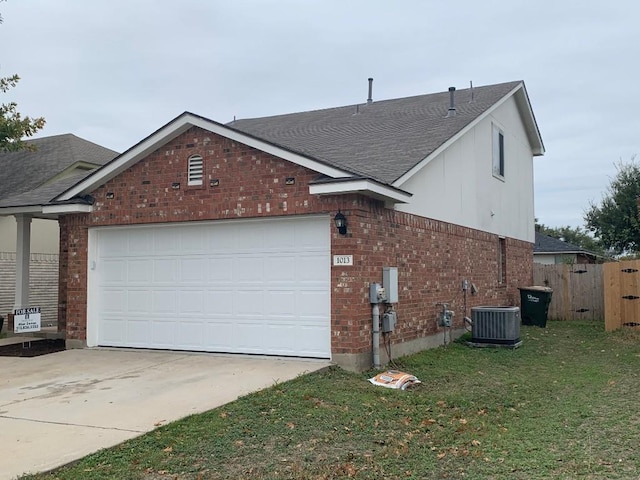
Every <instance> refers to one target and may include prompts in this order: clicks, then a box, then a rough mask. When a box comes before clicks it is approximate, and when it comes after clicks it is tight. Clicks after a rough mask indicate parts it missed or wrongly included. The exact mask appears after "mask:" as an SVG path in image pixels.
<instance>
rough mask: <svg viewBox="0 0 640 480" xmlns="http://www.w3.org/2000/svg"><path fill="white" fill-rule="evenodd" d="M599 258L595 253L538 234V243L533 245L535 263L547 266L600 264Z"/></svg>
mask: <svg viewBox="0 0 640 480" xmlns="http://www.w3.org/2000/svg"><path fill="white" fill-rule="evenodd" d="M598 258H599V256H598V255H596V254H595V253H592V252H589V251H587V250H585V249H584V248H581V247H578V246H577V245H573V244H572V243H568V242H564V241H562V240H558V239H557V238H553V237H550V236H548V235H544V234H542V233H540V232H536V243H535V244H534V245H533V261H534V263H542V264H545V265H553V264H557V263H560V264H563V263H568V264H574V263H576V264H584V263H599V262H598ZM600 258H602V257H600Z"/></svg>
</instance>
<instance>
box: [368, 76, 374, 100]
mask: <svg viewBox="0 0 640 480" xmlns="http://www.w3.org/2000/svg"><path fill="white" fill-rule="evenodd" d="M369 103H373V78H369V97H368V98H367V104H369Z"/></svg>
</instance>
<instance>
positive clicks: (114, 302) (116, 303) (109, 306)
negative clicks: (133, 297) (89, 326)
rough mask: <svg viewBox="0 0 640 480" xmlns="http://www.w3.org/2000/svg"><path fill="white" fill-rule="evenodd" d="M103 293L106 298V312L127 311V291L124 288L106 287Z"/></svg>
mask: <svg viewBox="0 0 640 480" xmlns="http://www.w3.org/2000/svg"><path fill="white" fill-rule="evenodd" d="M102 294H103V297H104V300H105V302H104V303H105V304H104V309H103V310H104V312H106V313H111V314H113V313H125V311H126V310H125V308H126V305H127V302H126V297H127V291H126V290H125V289H124V288H113V287H111V288H105V289H104V291H103V293H102Z"/></svg>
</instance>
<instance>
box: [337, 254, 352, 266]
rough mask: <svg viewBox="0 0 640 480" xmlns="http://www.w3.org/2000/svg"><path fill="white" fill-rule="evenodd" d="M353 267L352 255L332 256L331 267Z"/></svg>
mask: <svg viewBox="0 0 640 480" xmlns="http://www.w3.org/2000/svg"><path fill="white" fill-rule="evenodd" d="M350 265H353V255H334V256H333V266H334V267H338V266H342V267H346V266H350Z"/></svg>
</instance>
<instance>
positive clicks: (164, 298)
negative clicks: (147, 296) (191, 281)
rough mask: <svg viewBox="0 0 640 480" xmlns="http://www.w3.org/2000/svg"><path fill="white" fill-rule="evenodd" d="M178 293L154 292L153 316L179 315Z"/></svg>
mask: <svg viewBox="0 0 640 480" xmlns="http://www.w3.org/2000/svg"><path fill="white" fill-rule="evenodd" d="M177 297H178V292H176V291H173V290H167V289H164V290H154V291H153V303H152V305H151V312H150V313H151V314H152V315H158V314H164V315H177V314H178V299H177Z"/></svg>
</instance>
